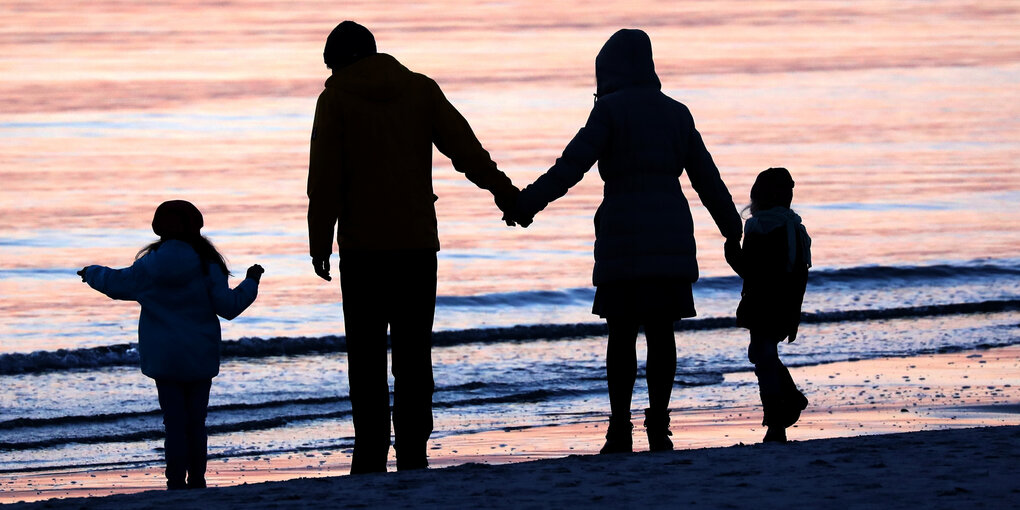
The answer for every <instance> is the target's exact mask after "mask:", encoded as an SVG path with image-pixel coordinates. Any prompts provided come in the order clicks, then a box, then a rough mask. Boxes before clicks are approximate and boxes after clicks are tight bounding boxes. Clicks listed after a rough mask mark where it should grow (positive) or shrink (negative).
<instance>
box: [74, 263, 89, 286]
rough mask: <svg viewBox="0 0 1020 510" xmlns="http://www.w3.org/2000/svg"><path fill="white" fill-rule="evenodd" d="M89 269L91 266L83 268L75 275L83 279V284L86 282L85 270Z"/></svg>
mask: <svg viewBox="0 0 1020 510" xmlns="http://www.w3.org/2000/svg"><path fill="white" fill-rule="evenodd" d="M88 268H89V266H85V267H83V268H81V269H80V270H79V271H78V272H77V273H75V274H76V275H78V276H80V277H81V281H82V282H84V281H85V270H86V269H88Z"/></svg>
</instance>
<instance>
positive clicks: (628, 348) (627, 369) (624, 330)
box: [606, 318, 638, 420]
mask: <svg viewBox="0 0 1020 510" xmlns="http://www.w3.org/2000/svg"><path fill="white" fill-rule="evenodd" d="M606 323H607V325H608V326H609V345H608V346H607V348H606V378H607V379H609V407H610V410H611V411H612V413H613V416H621V417H622V416H627V419H628V420H629V419H630V401H631V396H632V395H633V393H634V380H635V379H636V378H637V352H636V344H637V334H638V322H637V321H635V320H630V319H626V318H612V319H606Z"/></svg>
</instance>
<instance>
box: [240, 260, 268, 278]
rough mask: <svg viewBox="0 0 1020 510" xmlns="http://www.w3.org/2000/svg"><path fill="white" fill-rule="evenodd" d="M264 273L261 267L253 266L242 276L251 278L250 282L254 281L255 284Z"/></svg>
mask: <svg viewBox="0 0 1020 510" xmlns="http://www.w3.org/2000/svg"><path fill="white" fill-rule="evenodd" d="M265 272H266V270H265V269H263V268H262V266H260V265H258V264H255V265H253V266H251V267H249V268H248V272H247V273H246V274H245V275H244V277H245V278H251V279H252V280H255V282H256V283H257V282H258V281H259V280H261V279H262V273H265Z"/></svg>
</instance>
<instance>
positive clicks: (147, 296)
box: [85, 240, 258, 381]
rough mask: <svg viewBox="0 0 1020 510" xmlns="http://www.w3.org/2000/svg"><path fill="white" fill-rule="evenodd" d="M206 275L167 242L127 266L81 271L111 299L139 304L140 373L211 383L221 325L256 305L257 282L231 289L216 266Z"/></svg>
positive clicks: (182, 246) (186, 249)
mask: <svg viewBox="0 0 1020 510" xmlns="http://www.w3.org/2000/svg"><path fill="white" fill-rule="evenodd" d="M206 269H207V270H206V271H203V270H202V263H201V261H200V259H199V257H198V254H197V253H196V252H195V250H194V249H192V248H191V246H190V245H188V244H187V243H185V242H183V241H178V240H168V241H166V242H165V243H163V244H162V245H161V246H160V247H159V248H158V249H157V250H155V251H152V252H150V253H148V254H146V255H145V256H144V257H142V258H140V259H138V260H136V261H135V263H134V264H132V265H131V267H127V268H124V269H111V268H108V267H103V266H88V267H86V268H85V281H86V282H87V283H88V284H89V285H90V286H91V287H92V288H94V289H96V290H98V291H99V292H102V293H103V294H106V295H107V296H109V297H111V298H113V299H120V300H125V301H137V302H138V303H139V304H140V305H142V312H141V315H140V316H139V318H138V352H139V355H140V358H141V368H142V373H143V374H145V375H147V376H149V377H151V378H153V379H166V380H175V381H194V380H202V379H211V378H213V377H215V376H216V374H218V373H219V367H220V339H221V338H220V321H219V319H218V318H217V315H218V316H220V317H223V318H224V319H227V320H231V319H233V318H234V317H237V316H238V315H240V314H241V312H243V311H244V310H245V309H246V308H248V306H249V305H251V304H252V303H253V302H254V301H255V297H256V296H257V295H258V282H257V281H255V280H252V279H250V278H246V279H245V280H244V281H243V282H241V284H240V285H238V286H237V287H235V288H234V289H231V288H230V287H229V286H228V285H227V275H226V274H224V273H223V271H222V270H221V269H220V267H219V266H218V265H216V264H209V267H207V268H206Z"/></svg>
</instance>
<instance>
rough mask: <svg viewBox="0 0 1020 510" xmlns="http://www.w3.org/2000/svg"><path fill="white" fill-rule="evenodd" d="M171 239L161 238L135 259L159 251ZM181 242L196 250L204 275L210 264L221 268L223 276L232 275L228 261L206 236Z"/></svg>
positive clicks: (207, 271)
mask: <svg viewBox="0 0 1020 510" xmlns="http://www.w3.org/2000/svg"><path fill="white" fill-rule="evenodd" d="M170 239H173V238H160V240H159V241H156V242H154V243H151V244H149V245H147V246H146V247H144V248H142V249H141V250H138V254H137V255H135V259H136V260H137V259H140V258H142V257H144V256H146V255H148V254H149V253H152V252H154V251H156V250H158V249H159V247H160V246H163V243H165V242H167V241H169V240H170ZM179 240H180V241H184V242H186V243H188V244H189V245H190V246H191V248H192V249H194V250H195V253H198V258H199V260H201V261H202V272H203V273H206V274H208V273H209V264H210V263H213V264H216V265H217V266H219V268H220V269H221V270H223V274H225V275H231V274H232V273H231V272H230V270H229V269H227V261H226V260H225V259H224V258H223V255H221V254H220V252H219V251H218V250H217V249H216V247H215V246H213V243H212V241H210V240H209V238H207V237H206V236H203V235H199V236H196V237H193V238H190V239H179Z"/></svg>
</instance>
